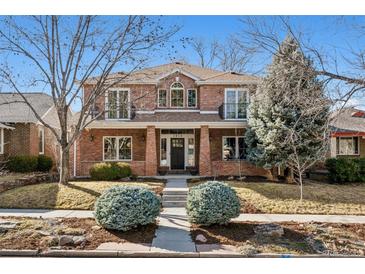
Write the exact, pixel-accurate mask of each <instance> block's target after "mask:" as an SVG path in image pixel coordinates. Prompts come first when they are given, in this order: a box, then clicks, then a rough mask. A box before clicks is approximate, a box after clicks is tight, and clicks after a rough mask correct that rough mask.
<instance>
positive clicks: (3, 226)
mask: <svg viewBox="0 0 365 274" xmlns="http://www.w3.org/2000/svg"><path fill="white" fill-rule="evenodd" d="M18 223H19V222H13V221H7V220H1V221H0V233H6V232H8V231H9V230H11V229H15V228H16V226H17V225H18Z"/></svg>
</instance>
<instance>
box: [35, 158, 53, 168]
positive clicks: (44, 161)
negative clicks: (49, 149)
mask: <svg viewBox="0 0 365 274" xmlns="http://www.w3.org/2000/svg"><path fill="white" fill-rule="evenodd" d="M52 166H53V161H52V158H51V157H49V156H45V155H39V156H38V167H37V170H38V171H42V172H48V171H50V170H51V168H52Z"/></svg>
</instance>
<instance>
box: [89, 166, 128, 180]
mask: <svg viewBox="0 0 365 274" xmlns="http://www.w3.org/2000/svg"><path fill="white" fill-rule="evenodd" d="M131 175H132V171H131V167H130V165H129V164H128V163H123V162H117V163H116V162H112V163H97V164H94V165H93V166H92V167H91V168H90V176H91V179H93V180H106V181H109V180H118V179H122V178H125V177H129V176H131Z"/></svg>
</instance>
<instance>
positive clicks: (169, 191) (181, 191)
mask: <svg viewBox="0 0 365 274" xmlns="http://www.w3.org/2000/svg"><path fill="white" fill-rule="evenodd" d="M187 193H188V190H187V189H186V190H185V189H184V188H182V189H181V188H180V189H178V188H165V189H164V190H163V191H162V194H163V195H187Z"/></svg>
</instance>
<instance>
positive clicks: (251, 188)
mask: <svg viewBox="0 0 365 274" xmlns="http://www.w3.org/2000/svg"><path fill="white" fill-rule="evenodd" d="M227 183H228V184H229V185H230V186H232V187H233V188H234V189H235V190H236V192H237V194H238V196H239V198H240V200H241V203H242V212H246V213H283V214H354V215H365V184H350V185H334V184H325V183H318V182H313V181H307V182H306V183H305V185H304V199H303V201H302V202H300V200H299V197H300V192H299V187H298V185H291V184H281V183H268V182H228V181H227ZM194 184H196V183H191V184H189V186H192V185H194Z"/></svg>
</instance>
